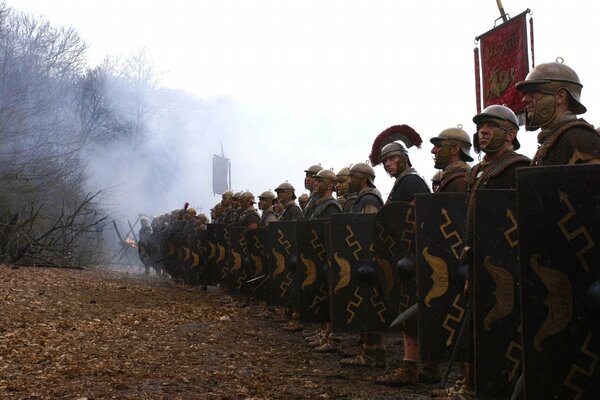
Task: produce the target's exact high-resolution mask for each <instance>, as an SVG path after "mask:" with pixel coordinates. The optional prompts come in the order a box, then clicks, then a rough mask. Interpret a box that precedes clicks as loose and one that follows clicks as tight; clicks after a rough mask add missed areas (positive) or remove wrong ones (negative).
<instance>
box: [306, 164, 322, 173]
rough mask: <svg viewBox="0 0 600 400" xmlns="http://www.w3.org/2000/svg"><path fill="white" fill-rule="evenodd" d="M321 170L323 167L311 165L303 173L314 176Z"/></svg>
mask: <svg viewBox="0 0 600 400" xmlns="http://www.w3.org/2000/svg"><path fill="white" fill-rule="evenodd" d="M322 169H323V167H321V166H320V165H316V164H315V165H311V166H310V167H308V169H305V170H304V172H306V173H307V174H312V175H316V174H317V173H318V172H319V171H321V170H322Z"/></svg>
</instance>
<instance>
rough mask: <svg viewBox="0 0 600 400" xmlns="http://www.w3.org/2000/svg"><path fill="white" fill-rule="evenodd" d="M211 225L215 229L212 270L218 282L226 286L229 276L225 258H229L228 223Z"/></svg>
mask: <svg viewBox="0 0 600 400" xmlns="http://www.w3.org/2000/svg"><path fill="white" fill-rule="evenodd" d="M213 225H214V230H215V256H214V258H213V260H214V261H213V263H214V264H213V265H214V270H215V273H216V275H217V277H218V280H219V284H220V285H222V286H223V287H226V286H227V282H228V278H229V266H228V264H227V260H228V259H229V225H227V224H213ZM211 253H212V249H211Z"/></svg>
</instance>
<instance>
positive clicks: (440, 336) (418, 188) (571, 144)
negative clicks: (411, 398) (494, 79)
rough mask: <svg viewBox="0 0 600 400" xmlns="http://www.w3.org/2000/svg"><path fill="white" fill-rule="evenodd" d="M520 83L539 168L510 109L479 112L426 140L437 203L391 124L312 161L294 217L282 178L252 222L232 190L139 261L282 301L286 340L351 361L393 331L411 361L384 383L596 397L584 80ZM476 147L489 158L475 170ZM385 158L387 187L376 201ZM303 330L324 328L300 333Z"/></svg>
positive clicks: (594, 173) (592, 137)
mask: <svg viewBox="0 0 600 400" xmlns="http://www.w3.org/2000/svg"><path fill="white" fill-rule="evenodd" d="M516 88H517V89H518V90H519V91H521V92H522V93H523V101H524V103H525V105H526V124H525V127H526V129H527V130H537V129H541V131H540V133H539V134H538V141H539V143H540V146H539V148H538V151H537V153H536V154H535V156H534V158H533V159H532V160H530V159H529V158H528V157H526V156H524V155H522V154H519V153H517V152H516V151H517V150H519V148H520V144H519V141H518V139H517V133H518V131H519V123H518V119H517V116H516V115H515V114H514V112H513V111H511V110H510V109H509V108H507V107H505V106H502V105H493V106H489V107H487V108H486V109H484V110H483V111H482V112H480V113H478V114H477V115H475V116H474V118H473V123H474V124H475V125H476V129H477V131H476V133H475V134H474V135H473V141H471V137H470V135H469V134H467V133H466V132H465V131H464V130H463V129H462V128H461V127H460V126H459V127H457V128H449V129H445V130H443V131H441V132H440V133H439V134H438V135H437V136H435V137H433V138H432V139H431V144H432V149H431V153H432V154H433V155H434V161H435V167H436V168H437V169H439V170H440V173H439V176H436V177H434V180H433V187H434V193H433V194H430V190H429V188H428V186H427V184H426V182H425V180H424V179H423V178H422V177H421V176H420V175H419V174H418V173H417V171H415V169H414V168H413V167H412V164H411V161H410V158H409V153H408V148H410V147H412V146H413V145H419V144H420V142H421V138H420V136H419V135H418V134H417V133H416V132H415V131H414V130H413V129H412V128H411V127H410V126H408V125H396V126H392V127H390V128H388V129H386V130H385V131H383V132H382V133H381V134H380V135H379V136H378V137H377V138H376V139H375V142H374V146H373V149H372V152H371V155H370V159H371V165H368V164H366V163H357V164H354V165H352V166H351V167H346V168H342V169H341V170H340V171H339V172H338V173H337V174H335V173H334V172H333V171H331V170H327V169H323V168H321V167H320V166H318V165H313V166H311V167H309V168H308V169H307V170H306V171H305V172H306V178H305V188H306V189H307V190H309V194H308V195H306V197H305V199H304V201H305V203H304V205H303V206H299V205H297V204H296V202H295V200H296V195H295V188H294V187H293V186H292V185H291V184H290V183H288V182H284V183H282V184H280V185H279V186H278V187H277V188H276V189H275V193H276V194H273V193H271V192H269V191H266V192H263V193H262V194H261V195H260V196H258V199H259V203H258V204H259V209H260V210H261V211H262V213H261V214H259V213H258V211H257V210H256V209H255V208H254V204H256V203H255V197H254V195H253V194H252V193H250V192H243V193H232V192H226V193H224V194H223V196H222V200H221V202H220V203H218V204H217V205H216V206H215V207H214V208H213V209H212V210H211V212H212V214H211V219H212V223H210V224H207V225H206V224H190V223H188V224H186V223H185V213H184V214H183V216H182V217H181V218H175V219H174V220H173V218H172V220H171V221H169V222H168V223H167V225H166V228H164V227H163V226H159V225H157V226H156V227H155V226H154V223H153V226H152V228H153V232H152V233H150V234H149V236H145V237H146V238H147V239H146V242H145V243H146V245H145V246H142V245H141V247H145V248H146V249H147V250H145V251H146V253H147V254H150V255H151V259H150V260H148V259H147V260H146V261H148V262H150V263H154V264H157V263H158V264H161V265H164V267H165V269H166V270H167V272H169V274H170V275H171V276H173V277H176V278H180V279H183V280H184V281H186V282H188V283H190V284H203V285H208V284H217V283H218V284H220V285H221V286H222V287H224V288H225V289H226V290H227V291H228V292H229V293H231V294H235V295H246V296H251V297H255V298H257V299H260V300H265V301H266V302H267V304H268V305H273V306H282V307H285V308H286V309H287V310H288V316H289V318H290V320H289V321H288V322H287V323H286V324H285V325H283V327H284V329H286V330H289V331H302V333H303V335H304V336H305V337H306V341H307V344H308V345H309V346H310V347H313V348H314V349H315V351H317V352H333V351H337V352H341V353H342V354H345V355H346V357H344V358H342V359H341V360H340V364H341V365H343V366H349V367H367V368H382V367H386V365H387V360H386V350H385V344H384V336H383V333H384V332H390V325H395V326H397V327H396V328H393V329H391V332H395V329H399V330H400V333H401V334H402V340H403V350H404V356H403V357H404V358H403V362H402V365H400V366H398V368H395V369H393V370H392V371H390V372H388V373H386V374H383V375H381V376H379V377H377V378H376V380H375V382H376V383H378V384H384V385H392V386H404V385H415V384H419V383H437V382H441V381H442V380H443V377H442V374H441V371H440V363H441V362H447V361H448V360H449V359H450V361H451V363H452V362H455V361H460V362H461V372H462V373H461V378H460V379H458V380H457V381H456V382H455V383H454V384H453V385H451V386H450V387H447V388H441V389H439V390H434V391H433V392H432V395H433V396H435V397H438V398H440V399H464V398H510V397H511V395H512V396H513V397H514V398H516V396H517V395H518V394H519V393H521V394H524V396H525V397H526V398H528V399H531V398H534V399H537V398H539V399H546V398H561V399H562V398H574V399H588V398H589V399H592V398H600V372H599V370H600V366H598V358H600V331H599V325H600V322H599V321H600V262H599V261H600V252H599V250H598V247H597V246H596V243H598V242H600V218H599V215H600V214H599V210H600V203H599V201H600V200H599V199H600V184H599V183H600V182H599V181H600V167H599V166H597V165H593V164H598V163H600V132H599V131H598V130H596V129H594V127H593V126H592V125H590V124H588V123H587V122H586V121H584V120H583V119H580V118H578V117H577V115H578V114H582V113H584V112H585V111H586V109H585V107H584V106H583V104H582V102H581V97H580V96H581V89H582V85H581V83H580V81H579V78H578V76H577V74H576V73H575V72H574V71H573V70H572V69H571V68H569V67H568V66H566V65H564V64H563V63H561V62H553V63H545V64H540V65H538V66H536V67H535V68H534V69H533V70H532V71H531V72H530V73H529V74H528V76H527V78H526V79H525V80H524V81H522V82H519V83H518V84H517V85H516ZM472 147H473V148H474V150H475V151H476V152H477V153H483V159H482V160H481V161H480V162H479V163H477V164H476V165H474V166H473V167H470V166H469V163H470V162H472V161H473V158H472V156H471V154H470V150H471V148H472ZM378 164H382V165H383V168H384V170H385V171H386V173H387V174H388V175H389V176H390V177H392V178H393V179H394V180H395V181H394V186H393V188H392V190H391V192H390V194H389V196H388V198H387V200H386V201H384V200H383V199H382V197H381V194H380V193H379V191H378V190H377V188H376V186H375V171H374V169H373V167H372V166H375V165H378ZM575 164H581V165H579V166H574V165H575ZM539 167H544V168H539ZM436 175H437V174H436ZM334 193H337V198H334V196H333V194H334ZM188 222H189V220H188ZM186 227H187V228H186ZM140 238H142V235H141V234H140ZM141 242H142V241H141V239H140V244H141ZM140 251H142V250H140ZM311 322H318V323H321V324H322V328H320V329H318V330H317V331H314V330H308V331H306V330H302V328H303V324H304V323H311ZM341 333H355V334H359V335H360V338H361V348H360V350H359V351H358V352H355V353H354V354H350V353H352V352H350V351H344V350H348V349H341V346H340V341H339V338H338V334H341ZM444 381H445V379H444Z"/></svg>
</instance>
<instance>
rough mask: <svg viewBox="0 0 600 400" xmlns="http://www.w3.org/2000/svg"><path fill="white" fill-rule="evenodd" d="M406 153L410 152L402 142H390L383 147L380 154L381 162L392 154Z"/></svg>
mask: <svg viewBox="0 0 600 400" xmlns="http://www.w3.org/2000/svg"><path fill="white" fill-rule="evenodd" d="M406 154H408V152H407V151H406V148H405V147H404V146H403V145H401V144H400V143H398V142H392V143H388V144H386V145H385V146H383V148H382V149H381V154H380V155H379V162H383V161H384V160H385V159H386V158H388V157H391V156H401V155H406Z"/></svg>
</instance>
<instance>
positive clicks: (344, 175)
mask: <svg viewBox="0 0 600 400" xmlns="http://www.w3.org/2000/svg"><path fill="white" fill-rule="evenodd" d="M335 176H336V180H337V181H338V182H344V181H345V180H347V179H348V177H349V176H350V168H349V167H344V168H342V169H340V170H339V171H338V173H337V174H336V175H335Z"/></svg>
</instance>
